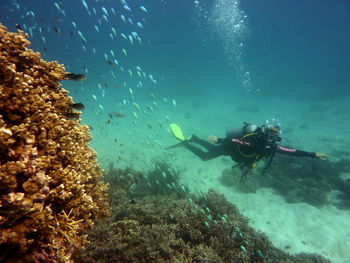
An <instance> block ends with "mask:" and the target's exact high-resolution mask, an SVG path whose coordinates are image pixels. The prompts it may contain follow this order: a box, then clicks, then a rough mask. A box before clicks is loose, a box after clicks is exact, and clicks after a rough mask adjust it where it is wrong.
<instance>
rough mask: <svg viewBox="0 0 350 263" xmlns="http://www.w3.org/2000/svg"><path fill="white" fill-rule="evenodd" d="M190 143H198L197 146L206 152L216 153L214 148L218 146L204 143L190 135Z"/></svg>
mask: <svg viewBox="0 0 350 263" xmlns="http://www.w3.org/2000/svg"><path fill="white" fill-rule="evenodd" d="M189 141H190V142H194V143H198V144H199V145H201V146H203V147H204V148H206V149H207V150H208V151H216V148H217V147H218V145H214V144H212V143H210V142H207V141H204V140H202V139H199V138H198V137H197V136H196V135H194V134H193V135H192V136H191V139H189Z"/></svg>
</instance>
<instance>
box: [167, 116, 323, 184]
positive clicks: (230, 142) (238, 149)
mask: <svg viewBox="0 0 350 263" xmlns="http://www.w3.org/2000/svg"><path fill="white" fill-rule="evenodd" d="M170 128H171V131H172V133H173V135H174V136H175V137H176V138H177V139H178V140H180V141H181V142H180V143H179V144H176V145H173V146H171V147H169V148H168V149H170V148H173V147H176V146H184V147H185V148H186V149H188V150H190V151H191V152H192V153H194V154H195V155H197V156H198V157H199V158H201V159H202V160H203V161H207V160H211V159H213V158H216V157H219V156H223V155H225V156H231V158H232V160H233V161H235V162H236V163H237V165H236V167H239V168H240V170H241V182H242V181H243V180H245V179H246V177H247V175H248V173H249V172H250V171H251V170H252V169H253V168H255V166H256V164H257V162H259V161H260V160H262V159H263V160H264V161H265V166H264V167H263V169H262V175H264V174H265V173H266V172H267V170H268V169H269V167H270V165H271V163H272V160H273V158H274V156H275V154H276V153H281V154H286V155H292V156H298V157H311V158H318V159H323V160H325V159H326V155H325V154H323V153H313V152H305V151H301V150H296V149H292V148H287V147H284V146H281V145H280V144H281V141H282V137H281V134H282V132H281V126H280V124H279V123H278V122H276V120H275V119H273V120H272V121H271V122H269V121H266V122H265V123H264V124H263V125H262V126H260V127H259V126H257V125H255V124H248V123H244V126H243V127H241V128H238V129H232V130H229V131H227V133H226V138H218V137H216V136H210V137H209V141H211V142H208V141H204V140H201V139H199V138H198V137H197V136H196V135H192V136H191V137H190V138H188V139H186V138H185V137H184V135H183V133H182V130H181V128H180V127H179V126H178V125H176V124H170ZM194 144H198V145H200V146H202V147H204V148H205V149H206V150H207V151H203V150H201V149H200V148H197V147H196V146H195V145H194Z"/></svg>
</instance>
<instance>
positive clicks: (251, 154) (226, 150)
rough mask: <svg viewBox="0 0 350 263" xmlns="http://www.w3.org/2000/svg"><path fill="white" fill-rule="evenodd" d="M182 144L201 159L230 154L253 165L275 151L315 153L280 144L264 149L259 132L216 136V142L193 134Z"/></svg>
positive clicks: (313, 156)
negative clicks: (248, 135)
mask: <svg viewBox="0 0 350 263" xmlns="http://www.w3.org/2000/svg"><path fill="white" fill-rule="evenodd" d="M192 143H196V144H199V145H201V146H203V147H204V148H205V149H207V150H208V151H207V152H205V151H203V150H201V149H199V148H197V147H195V146H194V145H192ZM183 145H184V146H185V147H186V148H187V149H188V150H190V151H191V152H192V153H194V154H195V155H197V156H198V157H199V158H201V159H202V160H203V161H207V160H210V159H213V158H216V157H219V156H223V155H226V156H231V158H232V160H234V161H235V162H237V163H238V164H246V165H253V164H254V163H256V162H258V161H259V160H261V159H262V158H263V157H269V156H271V155H272V154H274V153H276V152H277V153H281V154H287V155H292V156H299V157H312V158H316V154H315V153H313V152H305V151H300V150H296V149H291V148H286V147H283V146H280V145H276V146H275V147H274V148H268V149H266V147H265V142H264V139H263V137H262V136H261V135H260V134H259V133H256V134H254V135H253V136H250V137H249V138H246V139H244V140H242V139H236V138H218V143H217V144H212V143H210V142H207V141H204V140H201V139H199V138H198V137H197V136H195V135H193V136H192V138H191V139H190V140H186V141H184V142H183Z"/></svg>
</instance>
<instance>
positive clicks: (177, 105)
mask: <svg viewBox="0 0 350 263" xmlns="http://www.w3.org/2000/svg"><path fill="white" fill-rule="evenodd" d="M0 22H1V23H3V24H4V25H6V26H7V27H8V28H9V30H10V31H16V30H17V29H18V28H22V29H23V30H24V31H25V32H27V33H28V34H29V39H30V41H31V42H32V46H31V48H32V49H34V50H36V51H38V52H40V53H41V54H42V56H43V58H44V59H45V60H57V61H59V62H60V63H62V64H64V65H65V66H66V68H67V71H69V72H73V73H77V74H84V75H86V80H83V81H77V82H72V81H64V82H63V83H62V84H63V88H65V89H67V90H69V92H70V95H71V96H72V97H73V98H74V101H76V102H81V103H83V104H84V105H85V109H84V110H83V114H82V116H81V118H82V123H84V124H87V125H89V126H90V129H91V132H92V134H93V140H92V141H91V146H92V147H93V148H94V149H95V150H96V151H97V153H98V158H99V161H100V162H101V164H102V166H103V167H104V168H105V169H108V167H109V164H110V163H114V166H115V167H118V168H126V167H132V168H134V169H137V170H140V171H146V170H149V169H152V165H153V163H154V161H155V160H156V161H159V160H160V161H165V162H168V163H170V165H171V167H173V168H174V169H177V170H178V171H179V172H180V178H179V180H180V182H181V183H182V184H183V185H186V186H187V187H188V188H189V189H190V190H191V191H193V192H194V193H200V192H206V191H207V190H208V189H210V188H213V189H215V190H217V191H219V192H221V193H223V194H224V195H225V197H226V198H228V200H230V201H231V202H233V203H234V204H236V205H237V206H238V208H239V209H240V211H241V212H242V214H243V215H245V216H247V217H248V218H249V219H250V220H251V221H250V223H251V225H252V226H253V227H255V228H256V229H259V230H261V231H262V232H263V233H265V234H266V235H267V236H268V237H269V238H270V239H271V241H272V242H273V244H274V245H275V246H277V247H279V248H281V249H285V250H286V251H287V252H290V253H300V252H312V253H318V254H321V255H322V256H324V257H326V258H329V259H331V260H332V261H334V262H343V263H345V262H350V252H349V247H350V232H349V229H350V228H349V227H350V220H349V218H350V217H349V216H350V212H349V208H350V205H349V203H350V190H349V189H350V188H349V187H348V188H346V187H345V188H344V189H343V190H339V189H341V188H340V187H338V188H337V190H335V189H333V188H335V187H328V188H327V187H323V188H322V189H327V190H325V193H317V194H315V195H314V196H316V197H314V199H316V200H314V199H312V198H310V199H307V200H309V202H308V201H307V200H304V199H302V198H300V199H298V198H295V196H293V197H290V196H289V197H287V198H283V196H288V193H289V194H292V193H290V192H288V186H289V187H290V189H293V192H294V194H295V193H296V194H295V195H296V196H297V195H300V193H301V192H300V191H298V189H295V187H296V186H295V185H292V184H293V183H294V182H293V181H291V182H288V183H290V185H288V184H286V183H285V182H284V184H283V187H281V186H280V185H279V183H278V182H275V181H273V180H272V179H266V180H265V182H264V178H259V181H263V182H260V184H259V186H260V187H256V188H254V189H244V190H242V189H241V188H240V187H239V186H237V185H235V184H234V183H231V184H230V183H227V182H226V181H225V179H223V177H225V174H227V173H225V171H227V169H228V168H230V167H231V166H232V165H233V163H232V161H231V160H230V159H229V158H228V157H222V158H218V159H215V160H212V161H208V162H202V161H201V160H200V159H199V158H197V157H196V156H194V155H192V154H191V153H189V152H186V150H185V149H182V148H175V149H171V150H165V148H166V147H167V146H170V145H172V144H175V143H176V142H177V141H176V140H175V139H174V137H173V136H172V134H171V132H170V130H169V124H170V123H177V124H178V125H180V126H181V127H182V128H183V130H184V133H185V135H187V136H189V135H191V134H196V135H197V136H198V137H201V138H207V137H208V136H209V135H213V134H214V135H217V136H219V137H224V135H225V131H226V130H227V129H229V128H231V127H240V126H242V124H243V122H249V123H256V124H258V125H260V124H263V123H264V122H265V120H267V119H272V118H276V119H278V120H279V122H280V123H281V124H282V131H283V144H285V145H288V146H292V147H295V148H297V149H301V150H306V151H312V152H323V153H325V154H327V156H328V157H329V160H330V161H331V162H333V163H337V164H338V165H337V169H338V170H337V171H336V172H337V176H338V175H339V177H340V178H341V179H342V181H341V182H340V184H342V185H345V186H347V185H348V184H349V183H350V170H349V164H347V163H346V162H344V161H343V160H344V159H349V154H350V150H349V147H350V137H349V131H350V122H349V118H350V103H349V96H350V89H349V88H350V78H349V76H350V74H349V69H350V51H349V46H350V3H349V2H348V1H345V0H344V1H342V0H336V1H331V0H321V1H291V0H279V1H277V0H273V1H270V0H263V1H252V0H244V1H240V2H239V1H233V0H214V1H209V0H203V1H200V0H198V1H186V0H176V1H175V0H169V1H165V0H163V1H161V0H154V1H146V0H143V1H141V0H140V1H137V0H135V1H131V0H129V1H123V0H121V1H102V0H100V1H89V0H82V1H80V0H77V1H56V2H55V1H38V0H36V1H30V2H28V1H24V0H22V1H7V0H2V1H1V5H0ZM16 24H17V28H16ZM292 161H295V162H301V165H302V166H301V168H300V169H301V171H299V170H297V169H296V170H297V171H298V173H300V174H303V175H304V177H303V178H305V177H313V176H315V178H318V177H317V175H319V174H321V173H322V174H323V176H324V177H322V183H323V185H324V181H327V179H324V178H327V175H328V174H327V173H330V171H331V169H330V168H329V167H328V168H327V169H326V168H324V167H323V166H322V165H323V164H322V163H311V161H310V160H308V159H303V160H302V161H300V160H298V161H296V160H295V159H292ZM281 164H282V165H281ZM340 164H342V165H340ZM278 165H280V167H283V166H284V167H285V166H286V164H285V163H284V160H283V159H282V160H279V159H278V158H276V160H275V162H274V164H273V166H275V167H278ZM346 165H347V166H346ZM319 166H320V167H323V168H322V169H320V170H318V167H319ZM303 167H307V172H305V170H303ZM332 168H333V166H332ZM332 171H334V170H332ZM286 173H288V171H283V172H282V168H281V169H279V170H275V171H274V172H273V175H274V178H278V179H281V178H282V179H281V180H283V175H284V174H286ZM255 176H257V177H258V176H260V174H259V173H257V174H256V175H255ZM329 177H332V176H331V175H330V174H329ZM303 178H295V180H301V181H302V180H303ZM269 180H271V183H270V184H267V183H266V181H269ZM225 182H226V183H225ZM317 182H319V181H317V180H315V182H313V184H314V185H313V188H315V189H316V190H315V191H319V189H321V187H318V185H317ZM280 184H281V183H280ZM301 184H304V182H302V183H301ZM276 185H277V186H276ZM327 185H332V183H329V184H328V183H327ZM299 186H300V185H299ZM332 186H334V184H333V185H332ZM284 194H285V195H284ZM339 196H341V197H339ZM321 198H323V201H322V202H321V201H320V202H318V201H317V200H319V199H321ZM311 199H312V201H310V200H311ZM339 203H341V205H340V204H339Z"/></svg>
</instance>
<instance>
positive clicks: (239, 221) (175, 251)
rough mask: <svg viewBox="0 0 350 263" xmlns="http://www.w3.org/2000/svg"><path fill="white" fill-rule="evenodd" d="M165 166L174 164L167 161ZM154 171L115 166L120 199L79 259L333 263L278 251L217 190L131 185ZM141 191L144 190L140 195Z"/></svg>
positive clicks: (111, 177) (114, 189)
mask: <svg viewBox="0 0 350 263" xmlns="http://www.w3.org/2000/svg"><path fill="white" fill-rule="evenodd" d="M155 166H156V168H155V169H157V170H159V168H158V165H155ZM160 167H163V168H164V167H167V168H169V167H168V166H167V165H165V164H164V165H160ZM167 170H168V169H167ZM170 170H171V171H172V172H173V173H177V172H175V171H173V170H172V169H170ZM150 173H151V174H152V173H154V170H152V171H151V172H150ZM151 174H148V175H147V174H146V175H140V174H139V173H136V172H135V171H132V170H130V169H128V170H127V171H122V170H117V169H114V168H113V166H110V170H109V171H108V173H107V175H108V176H107V178H106V179H107V181H108V182H109V183H110V192H111V193H113V195H114V200H115V201H114V202H113V203H112V216H111V217H110V218H108V219H107V220H103V221H99V222H98V223H97V224H96V225H95V226H94V228H93V229H92V230H91V231H89V233H88V236H89V237H88V239H89V240H90V243H89V244H88V245H87V246H86V248H85V249H83V250H82V251H80V252H78V253H76V254H75V255H74V256H73V258H74V260H75V261H76V262H82V263H87V262H101V263H104V262H126V263H128V262H130V263H131V262H133V263H137V262H179V263H180V262H188V263H189V262H197V263H211V262H212V263H223V262H230V263H232V262H235V263H248V262H249V263H263V262H264V263H265V262H266V263H267V262H280V263H283V262H285V263H287V262H288V263H297V262H303V263H313V262H319V263H322V262H324V263H330V261H329V260H327V259H324V258H322V257H320V256H318V255H312V254H300V255H296V256H291V255H289V254H287V253H285V252H283V251H281V250H278V249H276V248H275V247H273V246H272V244H271V242H270V241H269V240H268V238H267V237H266V236H265V235H263V234H261V233H258V232H256V231H255V230H254V229H252V228H251V227H250V226H249V225H248V220H247V219H246V218H245V217H243V216H242V215H241V214H240V213H239V211H238V210H237V208H236V207H235V206H234V205H233V204H231V203H229V202H228V201H227V200H226V199H225V197H224V196H223V195H221V194H219V193H217V192H215V191H213V190H210V191H209V192H208V193H206V194H200V195H191V194H190V193H188V192H186V191H183V189H182V186H181V185H180V184H179V183H178V180H177V179H176V181H175V182H173V183H174V184H175V185H176V186H175V187H174V189H173V191H171V192H168V191H164V189H167V188H168V187H167V185H166V184H167V183H166V182H163V183H162V181H160V182H159V184H157V188H153V187H150V188H147V189H148V191H149V192H148V193H147V191H146V190H145V189H143V188H138V187H137V186H135V187H134V186H133V187H130V185H133V184H136V185H137V184H140V183H141V181H137V179H135V177H136V178H140V176H142V178H144V179H143V181H142V184H144V183H145V182H146V181H145V180H147V178H150V181H152V180H153V178H152V176H154V175H151ZM161 188H163V189H161ZM176 188H177V189H176ZM138 189H139V190H140V191H141V193H142V194H137V191H138ZM155 189H159V192H155ZM151 192H152V193H151ZM130 196H133V199H130Z"/></svg>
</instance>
